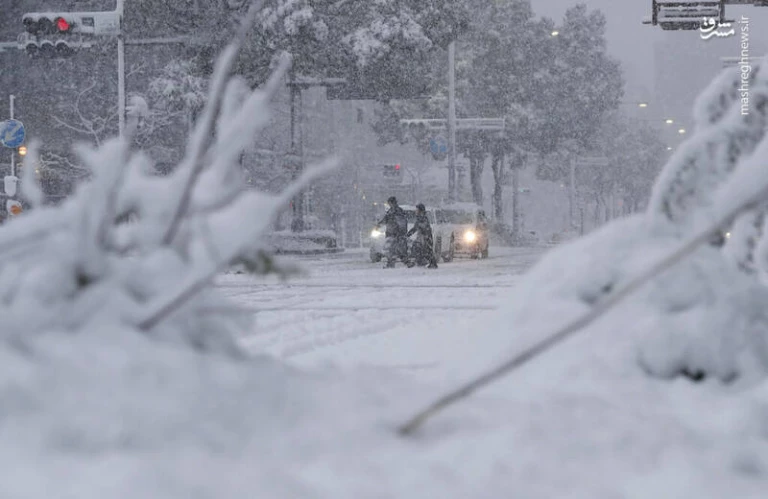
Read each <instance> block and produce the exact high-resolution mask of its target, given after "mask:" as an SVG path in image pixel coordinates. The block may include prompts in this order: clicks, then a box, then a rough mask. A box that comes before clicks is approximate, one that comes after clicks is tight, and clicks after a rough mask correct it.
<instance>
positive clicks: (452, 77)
mask: <svg viewBox="0 0 768 499" xmlns="http://www.w3.org/2000/svg"><path fill="white" fill-rule="evenodd" d="M448 201H449V202H454V201H456V41H455V40H454V41H452V42H451V43H450V44H449V45H448Z"/></svg>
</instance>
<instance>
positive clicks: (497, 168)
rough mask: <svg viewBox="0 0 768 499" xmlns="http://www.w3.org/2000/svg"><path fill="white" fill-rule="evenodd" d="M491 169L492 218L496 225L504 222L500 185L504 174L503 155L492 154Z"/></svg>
mask: <svg viewBox="0 0 768 499" xmlns="http://www.w3.org/2000/svg"><path fill="white" fill-rule="evenodd" d="M491 168H492V169H493V216H494V218H495V219H496V222H497V223H500V222H502V221H503V220H504V218H503V217H504V210H503V203H502V201H503V199H502V185H501V181H502V178H503V173H504V154H503V153H494V154H493V156H492V158H491Z"/></svg>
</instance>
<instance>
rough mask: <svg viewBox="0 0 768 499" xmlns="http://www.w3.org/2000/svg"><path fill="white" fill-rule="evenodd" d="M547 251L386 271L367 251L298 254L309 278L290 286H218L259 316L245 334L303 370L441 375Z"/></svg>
mask: <svg viewBox="0 0 768 499" xmlns="http://www.w3.org/2000/svg"><path fill="white" fill-rule="evenodd" d="M545 251H546V250H545V249H544V248H496V249H495V251H494V252H493V253H492V255H491V257H490V258H488V259H487V260H456V261H454V262H451V263H443V264H441V265H440V268H438V269H437V270H429V269H425V268H418V267H417V268H413V269H407V268H405V267H403V266H399V267H398V268H396V269H383V268H382V266H381V264H373V263H371V262H370V261H368V259H367V253H363V252H360V251H348V252H345V253H341V254H336V255H323V256H316V257H301V258H298V261H299V262H300V264H301V265H302V267H303V268H304V269H305V270H306V272H307V274H306V275H303V276H300V277H294V278H292V279H291V280H290V281H288V282H287V283H280V282H277V281H274V280H272V281H265V280H264V279H262V278H258V277H252V276H246V275H232V274H230V275H227V276H224V277H222V278H221V280H220V281H219V286H220V289H221V291H223V292H224V293H225V294H226V295H228V296H230V297H231V298H232V299H233V300H235V301H236V302H237V303H239V304H241V305H243V306H245V307H248V308H249V309H251V310H253V311H254V313H256V318H257V328H256V330H255V331H254V333H253V335H252V336H250V337H248V338H245V340H244V341H245V342H246V344H247V345H248V346H249V347H250V348H251V349H252V350H253V351H257V352H265V353H269V354H271V355H274V356H276V357H279V358H282V359H285V360H287V361H289V362H290V363H294V364H296V365H302V366H312V365H322V364H326V363H333V364H336V365H338V366H341V367H349V366H356V365H368V366H376V367H387V368H393V369H397V370H408V371H412V370H420V371H427V370H428V371H432V372H431V373H430V374H437V375H438V376H439V377H441V378H443V377H444V376H445V374H446V373H445V372H446V371H447V370H450V369H442V368H444V367H446V366H448V365H450V364H452V363H453V362H455V361H460V359H455V358H454V357H455V356H456V355H457V354H460V352H461V351H462V348H461V345H462V344H463V343H466V342H471V341H472V337H473V335H476V334H480V332H478V331H475V330H473V324H474V323H475V322H476V321H477V319H478V318H479V317H480V316H482V315H483V314H488V313H489V312H490V311H491V310H494V309H496V308H497V307H500V306H503V299H504V297H505V296H508V290H510V289H511V288H512V287H513V286H514V285H515V283H516V281H517V280H518V278H519V277H520V275H521V274H522V273H523V272H524V271H525V270H527V269H528V268H529V267H530V266H531V265H532V264H533V263H534V262H535V261H537V260H538V259H539V258H540V257H541V255H543V253H544V252H545Z"/></svg>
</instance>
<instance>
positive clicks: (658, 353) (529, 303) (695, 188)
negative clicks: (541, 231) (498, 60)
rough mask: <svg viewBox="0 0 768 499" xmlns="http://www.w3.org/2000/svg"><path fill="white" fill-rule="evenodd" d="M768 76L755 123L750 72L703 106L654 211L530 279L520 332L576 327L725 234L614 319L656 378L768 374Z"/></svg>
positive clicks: (758, 92) (667, 172)
mask: <svg viewBox="0 0 768 499" xmlns="http://www.w3.org/2000/svg"><path fill="white" fill-rule="evenodd" d="M764 68H768V66H766V65H765V62H763V63H762V64H759V65H755V66H754V67H753V70H752V72H751V73H750V75H749V82H748V85H749V89H750V92H749V110H748V111H749V112H748V113H747V114H742V112H741V106H742V100H741V97H742V95H741V92H740V90H739V89H740V87H741V86H742V81H741V72H739V71H737V70H736V69H735V68H734V69H730V70H726V71H724V72H723V74H722V75H720V76H719V77H718V78H717V79H716V80H715V81H713V82H712V84H711V85H710V86H709V87H708V89H707V90H706V91H705V92H704V93H703V94H702V95H701V96H700V97H699V98H698V99H697V102H696V107H695V110H694V115H695V120H696V123H695V130H694V133H693V134H692V137H691V138H690V139H689V140H687V141H686V142H685V143H684V144H683V145H682V146H681V147H680V148H679V149H678V151H676V153H675V154H674V155H673V156H672V158H670V160H669V162H668V163H667V165H666V166H665V168H664V169H663V171H662V173H661V174H660V176H659V178H658V179H657V182H656V185H655V186H654V190H653V194H652V197H651V200H650V203H649V206H648V210H647V212H646V213H643V214H640V215H637V216H633V217H630V218H625V219H621V220H618V221H615V222H613V223H611V224H609V225H608V226H607V227H605V228H603V229H601V230H598V231H596V232H595V233H593V234H590V235H588V236H586V237H584V238H582V239H580V240H577V241H575V242H573V243H570V244H568V245H565V246H562V247H559V248H557V249H555V250H553V251H552V252H551V253H550V254H548V255H547V256H546V257H545V258H544V259H543V261H542V262H540V264H539V265H538V266H537V267H536V268H535V269H533V271H532V272H531V273H530V274H529V275H528V276H526V278H525V279H524V281H523V283H521V291H520V292H519V293H516V294H515V296H516V297H517V301H516V303H514V304H513V305H512V309H511V311H510V320H511V322H512V324H513V327H514V329H515V330H516V331H525V330H531V331H534V330H535V331H539V334H545V332H546V331H552V330H553V328H555V329H556V328H557V327H561V326H562V325H563V324H565V323H567V322H568V321H570V320H575V319H576V318H577V317H579V316H580V314H584V313H586V312H587V311H589V310H590V309H592V308H593V307H595V306H596V305H597V304H598V303H599V302H600V301H601V300H603V299H605V298H607V297H608V296H609V295H610V294H611V293H613V292H614V291H616V290H617V289H620V288H622V287H623V286H625V285H626V284H627V283H628V282H630V281H631V280H632V279H633V278H635V277H637V276H638V275H639V274H640V273H641V272H643V271H644V270H646V269H648V268H650V267H651V266H652V265H653V263H654V262H658V261H660V260H661V259H662V258H664V257H665V255H669V254H671V253H672V252H673V251H674V250H676V249H677V248H679V247H680V246H681V244H682V243H683V242H685V241H689V240H691V239H692V238H695V237H696V236H697V235H699V234H701V232H702V231H703V230H706V229H707V228H708V227H712V226H717V225H721V226H722V233H723V236H724V237H723V238H721V240H720V241H719V242H718V241H716V240H713V242H712V244H709V245H705V246H704V247H700V248H699V249H698V250H696V251H695V253H694V254H692V255H691V256H690V257H688V258H686V259H684V260H683V261H682V262H680V263H677V264H676V265H675V266H674V267H672V268H671V269H669V270H667V271H666V272H664V273H662V274H660V275H658V276H657V277H655V278H654V279H653V280H652V281H651V282H649V283H648V284H646V285H645V286H643V287H642V288H641V289H640V290H639V291H638V295H637V296H635V297H634V298H631V299H630V300H629V302H628V303H624V304H621V305H619V306H618V307H617V308H616V309H614V310H613V311H612V312H609V313H608V314H607V316H609V317H613V320H615V321H614V322H613V324H615V325H616V327H617V331H616V334H617V335H619V334H629V333H627V331H630V330H632V331H637V332H638V336H637V337H636V340H637V343H638V359H639V362H640V365H641V366H642V367H643V368H644V369H645V370H646V371H648V372H650V373H651V374H653V375H657V376H661V377H665V378H666V377H674V376H676V375H679V374H684V375H687V376H689V377H690V378H692V379H696V380H700V379H703V378H705V377H707V376H714V377H717V378H719V379H721V380H724V381H732V380H735V379H738V378H751V377H756V376H763V375H764V374H765V372H766V371H767V370H768V307H767V306H766V305H767V304H768V288H766V287H765V285H764V284H763V279H762V276H763V275H764V273H765V270H766V269H768V242H767V240H768V237H766V235H767V234H768V231H766V230H765V224H766V217H765V209H766V205H767V204H766V203H767V202H768V196H765V195H764V194H765V193H766V192H767V191H766V188H767V187H768V169H766V168H765V160H766V159H768V139H766V137H765V127H766V124H767V123H768V107H767V105H768V74H767V73H768V70H766V69H764ZM761 191H762V192H763V194H761ZM756 196H758V197H760V199H761V200H760V201H759V202H752V203H749V206H747V207H746V208H745V209H740V211H739V213H740V214H739V215H738V216H737V217H736V218H735V219H734V218H733V217H730V216H729V215H728V214H729V213H731V212H734V210H736V209H737V208H739V206H740V205H741V204H744V203H745V202H746V201H747V200H751V199H753V198H755V199H757V197H756ZM724 220H725V225H722V221H724ZM715 239H716V238H715ZM603 320H612V319H610V318H607V317H606V318H604V319H603ZM532 334H533V333H532ZM535 336H537V335H535V334H534V337H535ZM633 337H634V336H633Z"/></svg>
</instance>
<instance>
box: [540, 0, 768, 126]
mask: <svg viewBox="0 0 768 499" xmlns="http://www.w3.org/2000/svg"><path fill="white" fill-rule="evenodd" d="M576 3H579V2H578V0H531V4H532V5H533V8H534V10H535V12H536V13H537V15H540V16H546V17H551V18H553V19H554V20H555V21H556V22H560V21H561V20H562V17H563V15H564V13H565V11H566V10H567V9H568V8H569V7H570V6H572V5H574V4H576ZM581 3H585V4H586V5H587V6H588V7H589V8H590V9H600V10H601V11H603V13H604V14H605V16H606V18H607V20H608V29H607V38H608V50H609V52H610V53H611V54H612V55H614V56H615V57H617V58H619V59H620V60H621V62H622V65H623V67H624V70H625V77H626V80H627V85H626V95H625V99H626V101H627V102H628V105H631V104H630V103H632V102H637V101H649V104H650V105H651V106H649V108H648V113H647V114H648V115H649V119H657V118H660V117H663V116H670V117H674V118H675V119H676V120H677V121H678V123H683V124H689V123H690V112H691V106H692V105H693V99H694V98H695V96H696V95H698V93H699V92H700V91H701V90H702V89H703V88H705V87H706V85H707V84H708V83H709V82H710V81H711V79H712V78H713V77H714V76H715V75H716V74H717V73H718V72H719V71H721V70H722V68H723V66H722V62H721V61H720V57H722V56H731V57H738V56H739V55H740V52H741V48H740V43H741V40H740V38H739V33H737V34H736V36H731V37H726V38H714V37H713V38H711V39H709V40H702V39H701V37H700V34H699V32H698V31H663V30H662V29H661V28H659V27H654V26H651V25H646V24H642V21H643V19H644V18H645V17H650V15H651V0H585V1H582V2H581ZM742 14H743V15H745V16H747V17H749V19H750V56H752V57H755V56H762V55H765V53H766V46H768V7H753V6H730V5H729V6H726V16H727V17H728V18H729V19H740V18H741V16H742ZM734 27H736V26H735V25H734ZM674 132H675V133H676V132H677V129H675V130H674Z"/></svg>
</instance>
